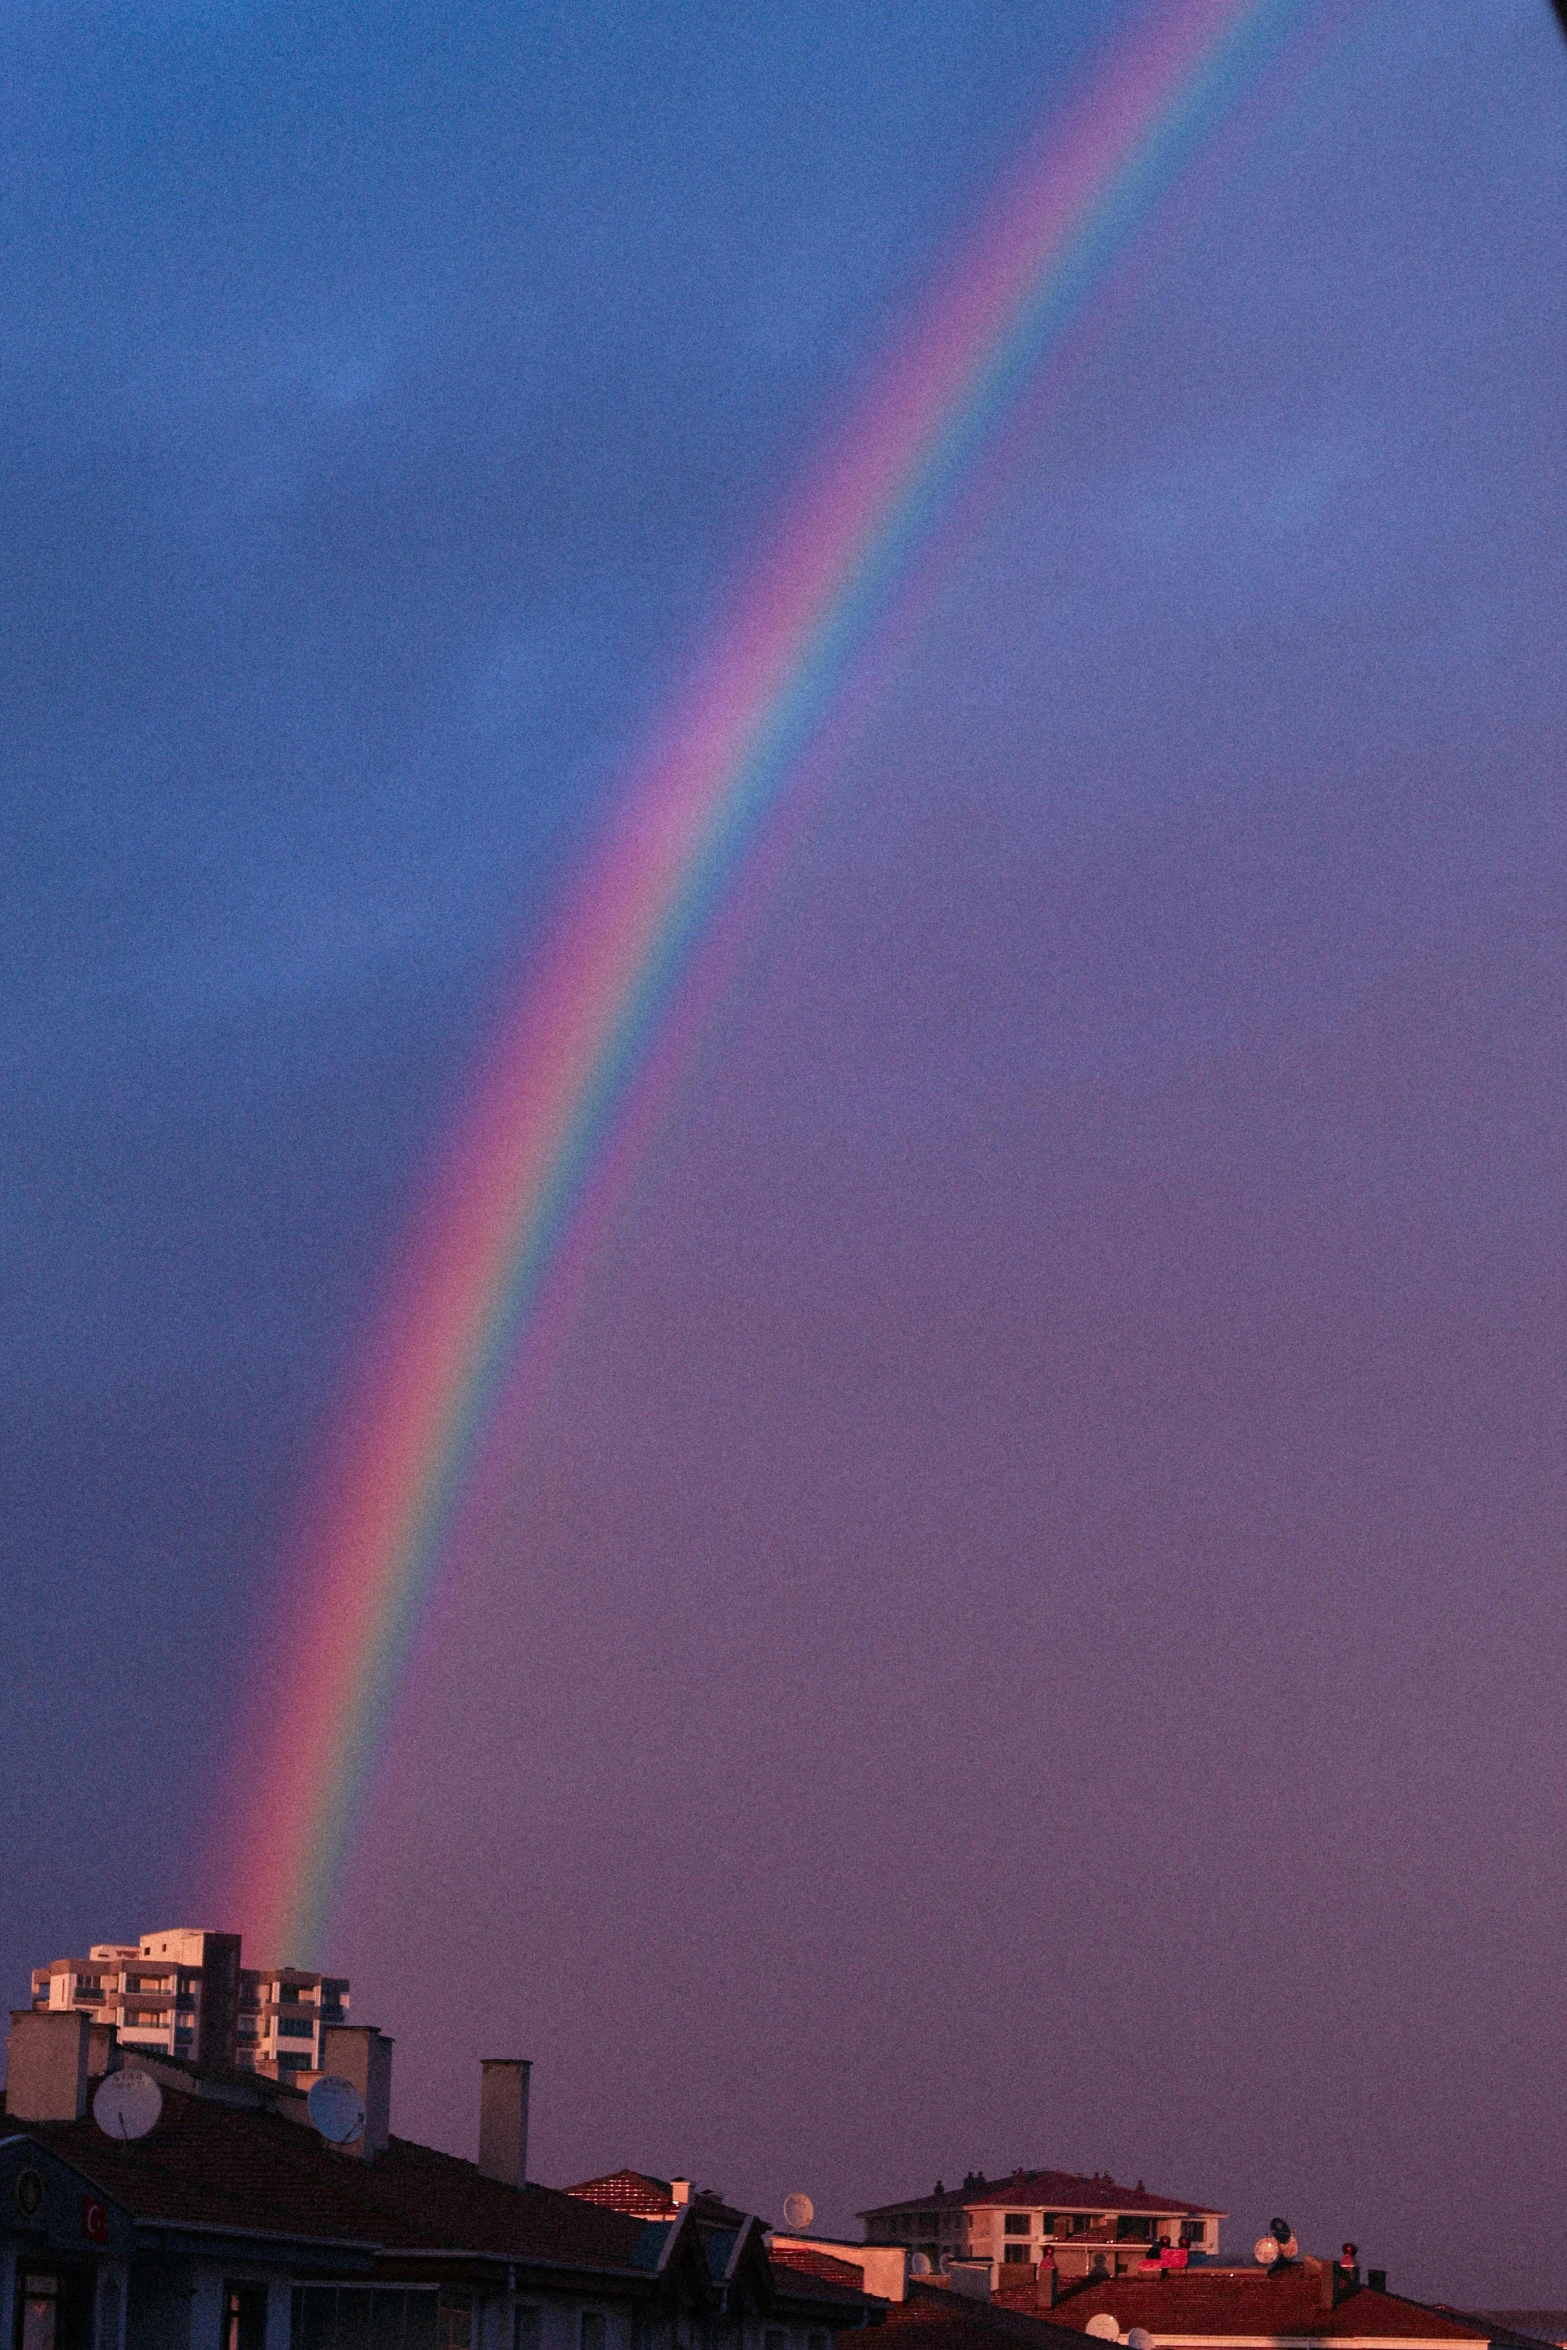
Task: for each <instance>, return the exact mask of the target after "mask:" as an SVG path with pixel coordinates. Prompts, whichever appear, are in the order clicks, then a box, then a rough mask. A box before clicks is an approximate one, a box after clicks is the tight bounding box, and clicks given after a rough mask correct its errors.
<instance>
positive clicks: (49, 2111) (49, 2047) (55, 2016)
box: [5, 2007, 90, 2122]
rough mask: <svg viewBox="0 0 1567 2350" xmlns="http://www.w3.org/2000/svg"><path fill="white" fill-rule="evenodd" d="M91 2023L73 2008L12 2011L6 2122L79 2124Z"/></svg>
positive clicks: (84, 2106) (84, 2104) (84, 2099)
mask: <svg viewBox="0 0 1567 2350" xmlns="http://www.w3.org/2000/svg"><path fill="white" fill-rule="evenodd" d="M89 2029H90V2025H89V2019H88V2018H87V2017H86V2016H85V2015H84V2014H83V2013H82V2011H81V2009H80V2008H75V2007H55V2008H47V2007H40V2008H34V2007H14V2008H13V2009H12V2010H11V2038H10V2041H9V2043H8V2045H7V2055H6V2072H5V2110H6V2117H7V2119H8V2120H10V2121H14V2122H77V2121H80V2120H81V2118H82V2115H83V2114H84V2113H85V2112H86V2111H87V2041H88V2033H89Z"/></svg>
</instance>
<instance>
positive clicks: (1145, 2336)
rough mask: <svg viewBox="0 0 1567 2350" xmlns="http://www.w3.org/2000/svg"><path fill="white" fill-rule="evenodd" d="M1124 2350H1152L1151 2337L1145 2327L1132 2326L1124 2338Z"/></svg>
mask: <svg viewBox="0 0 1567 2350" xmlns="http://www.w3.org/2000/svg"><path fill="white" fill-rule="evenodd" d="M1126 2350H1153V2336H1152V2334H1151V2333H1150V2332H1149V2331H1148V2328H1147V2327H1146V2326H1133V2328H1132V2330H1131V2332H1130V2333H1129V2334H1128V2335H1127V2337H1126Z"/></svg>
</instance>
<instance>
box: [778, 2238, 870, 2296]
mask: <svg viewBox="0 0 1567 2350" xmlns="http://www.w3.org/2000/svg"><path fill="white" fill-rule="evenodd" d="M768 2257H769V2259H770V2260H771V2261H772V2264H773V2266H774V2268H775V2269H776V2268H793V2269H798V2270H799V2271H800V2273H801V2274H802V2275H803V2276H808V2277H819V2278H820V2279H821V2281H822V2283H823V2284H827V2285H846V2286H847V2287H848V2288H849V2290H850V2292H852V2293H863V2291H864V2290H865V2271H864V2270H863V2269H861V2268H856V2266H855V2264H854V2262H853V2261H852V2260H840V2259H839V2258H838V2257H837V2255H836V2254H835V2253H832V2252H817V2251H814V2250H813V2249H812V2247H811V2246H810V2245H809V2244H773V2245H770V2246H769V2247H768Z"/></svg>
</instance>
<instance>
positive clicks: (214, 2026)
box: [196, 1934, 240, 2073]
mask: <svg viewBox="0 0 1567 2350" xmlns="http://www.w3.org/2000/svg"><path fill="white" fill-rule="evenodd" d="M239 1948H240V1944H239V1936H238V1935H237V1934H203V1935H202V1937H201V2012H200V2015H199V2016H198V2018H197V2026H196V2028H197V2032H198V2035H199V2037H198V2039H197V2042H196V2060H197V2062H198V2063H199V2064H201V2065H204V2066H205V2067H207V2068H208V2069H209V2070H210V2071H212V2072H218V2073H231V2072H232V2071H233V2070H234V2056H235V2040H236V2036H237V2033H238V2029H239Z"/></svg>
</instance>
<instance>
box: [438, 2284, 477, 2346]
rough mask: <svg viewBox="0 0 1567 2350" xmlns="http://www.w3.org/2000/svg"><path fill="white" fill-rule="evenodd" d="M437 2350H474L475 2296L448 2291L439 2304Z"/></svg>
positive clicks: (443, 2294)
mask: <svg viewBox="0 0 1567 2350" xmlns="http://www.w3.org/2000/svg"><path fill="white" fill-rule="evenodd" d="M435 2342H436V2350H473V2295H472V2294H471V2293H464V2292H460V2291H454V2290H451V2289H447V2290H446V2291H444V2292H443V2293H442V2295H441V2298H440V2301H439V2303H438V2304H437V2316H436V2321H435Z"/></svg>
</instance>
